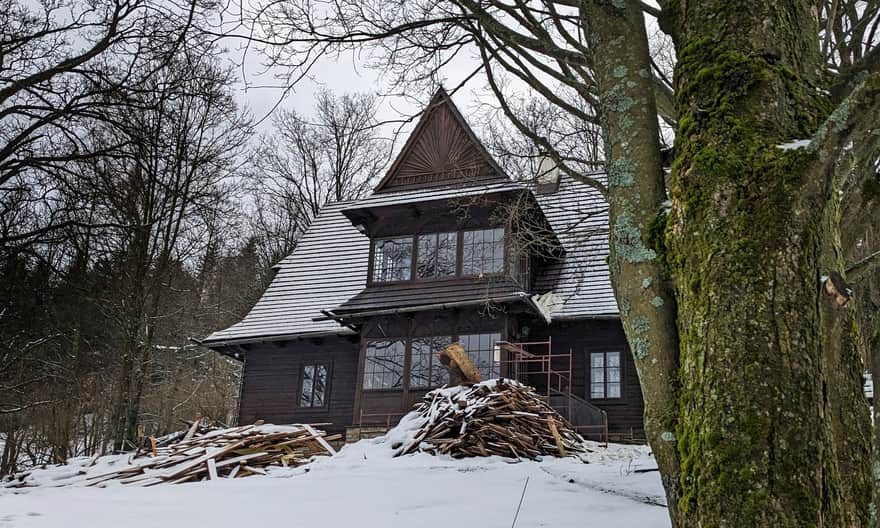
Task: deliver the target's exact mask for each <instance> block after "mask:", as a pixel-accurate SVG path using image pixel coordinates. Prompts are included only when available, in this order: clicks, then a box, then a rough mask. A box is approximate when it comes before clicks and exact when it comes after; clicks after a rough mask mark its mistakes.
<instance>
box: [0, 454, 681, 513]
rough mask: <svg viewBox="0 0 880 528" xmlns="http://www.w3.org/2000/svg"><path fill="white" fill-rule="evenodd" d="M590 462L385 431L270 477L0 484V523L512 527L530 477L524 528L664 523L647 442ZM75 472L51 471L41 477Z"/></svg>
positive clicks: (596, 456)
mask: <svg viewBox="0 0 880 528" xmlns="http://www.w3.org/2000/svg"><path fill="white" fill-rule="evenodd" d="M591 448H592V449H594V452H592V453H590V454H589V455H587V457H586V458H587V459H588V460H590V461H591V463H589V464H585V463H583V462H581V461H579V460H578V459H574V458H566V459H559V458H551V457H546V458H544V460H542V461H540V462H528V461H526V462H518V463H514V462H512V461H511V460H508V459H504V458H500V457H492V458H471V459H464V460H454V459H452V458H448V457H435V456H430V455H426V454H415V455H409V456H404V457H399V458H392V457H391V454H392V449H391V448H390V446H389V442H388V441H386V440H385V439H384V438H378V439H375V440H363V441H361V442H358V443H356V444H352V445H349V446H346V447H345V448H343V449H342V451H340V453H339V454H338V455H337V456H335V457H332V458H329V457H327V458H321V457H319V458H316V460H315V461H314V462H313V463H311V464H310V465H308V466H302V467H299V468H296V469H278V470H273V471H272V472H271V473H270V476H268V477H248V478H244V479H235V480H220V481H212V482H199V483H193V484H179V485H161V486H155V487H150V488H134V487H123V486H121V485H119V484H113V485H111V486H108V487H107V488H86V487H81V486H67V487H47V486H41V487H37V488H24V489H3V488H2V487H0V528H7V527H16V528H18V527H21V528H44V527H45V528H48V527H52V528H54V527H60V526H64V527H66V528H80V527H83V528H85V527H88V528H100V527H120V526H124V527H126V528H140V527H154V526H159V527H162V528H173V527H186V528H192V527H194V526H210V527H211V528H224V527H235V528H242V527H244V526H263V525H269V523H272V524H273V525H279V526H280V525H281V524H280V523H283V525H284V526H315V527H321V528H337V527H338V528H342V527H348V526H351V525H352V523H354V524H355V525H356V526H360V527H365V528H373V527H376V528H379V527H381V528H385V527H415V528H441V527H442V528H448V527H449V526H458V525H461V524H462V523H468V524H470V523H474V524H478V525H479V526H480V527H481V528H495V527H498V528H501V527H505V528H506V527H510V526H511V522H512V521H513V517H514V514H515V512H516V508H517V503H518V502H519V500H520V496H521V495H522V492H523V486H524V485H525V483H526V479H528V485H527V487H526V492H525V497H524V499H523V503H522V509H521V511H520V513H519V517H518V519H517V522H516V526H517V527H518V528H526V527H538V526H552V527H555V528H567V527H575V526H577V527H584V526H613V527H614V528H626V527H630V526H631V527H639V528H653V527H668V526H669V520H668V517H667V513H666V508H665V507H664V506H663V504H664V503H665V500H664V498H663V490H662V487H661V484H660V477H659V474H658V473H657V472H656V471H654V472H647V473H636V472H635V470H636V469H649V468H654V467H656V465H655V462H654V459H653V458H651V457H650V455H649V454H648V451H647V448H644V447H630V446H615V445H612V446H610V447H609V448H608V449H604V448H601V447H598V446H597V445H595V444H591ZM71 472H73V473H75V472H76V470H75V468H71V467H70V466H67V467H65V466H61V467H56V468H50V469H46V470H44V471H43V472H41V473H40V474H39V476H38V477H37V476H36V475H35V477H37V478H39V479H40V481H42V482H46V483H50V482H59V480H58V477H61V476H63V475H68V476H69V475H70V474H71Z"/></svg>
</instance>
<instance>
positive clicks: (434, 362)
mask: <svg viewBox="0 0 880 528" xmlns="http://www.w3.org/2000/svg"><path fill="white" fill-rule="evenodd" d="M456 337H457V336H455V335H449V334H447V335H430V336H411V337H409V338H407V343H408V348H409V367H408V370H407V384H406V387H407V390H409V391H430V390H434V389H436V388H439V387H442V386H443V385H448V384H449V371H447V370H446V367H444V366H443V365H442V364H441V363H440V359H439V358H437V357H436V356H437V355H436V354H435V353H434V352H435V351H434V350H432V351H431V353H430V354H428V357H429V361H428V385H427V386H424V387H422V386H420V387H416V386H414V385H413V364H414V359H415V356H414V352H413V351H414V350H415V347H414V346H413V345H414V344H415V342H416V340H430V341H431V345H432V346H435V345H436V343H438V342H440V341H442V340H444V339H448V340H449V341H448V342H449V344H452V343H456V342H458V341H457V340H456ZM438 369H442V372H443V373H444V374H445V376H444V377H445V378H446V383H444V384H442V385H433V384H432V383H433V380H434V372H435V370H438Z"/></svg>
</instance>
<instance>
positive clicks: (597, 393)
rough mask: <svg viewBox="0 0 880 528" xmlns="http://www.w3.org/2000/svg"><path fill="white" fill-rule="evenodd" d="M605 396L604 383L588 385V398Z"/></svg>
mask: <svg viewBox="0 0 880 528" xmlns="http://www.w3.org/2000/svg"><path fill="white" fill-rule="evenodd" d="M604 397H605V385H602V384H598V385H596V384H593V385H591V386H590V398H592V399H602V398H604Z"/></svg>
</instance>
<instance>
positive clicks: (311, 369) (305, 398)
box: [299, 364, 328, 407]
mask: <svg viewBox="0 0 880 528" xmlns="http://www.w3.org/2000/svg"><path fill="white" fill-rule="evenodd" d="M327 370H328V369H327V365H323V364H317V365H303V368H302V376H300V384H299V406H300V407H323V406H324V405H325V404H326V402H327V399H326V395H327Z"/></svg>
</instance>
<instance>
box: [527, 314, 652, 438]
mask: <svg viewBox="0 0 880 528" xmlns="http://www.w3.org/2000/svg"><path fill="white" fill-rule="evenodd" d="M535 326H539V325H535ZM547 335H549V336H551V337H552V342H553V350H554V353H562V352H566V351H568V350H571V351H572V353H573V362H574V368H573V371H574V372H573V376H572V386H573V387H572V393H573V394H575V395H576V396H580V397H581V398H584V399H585V400H588V401H590V402H591V403H593V404H594V405H596V406H597V407H600V408H602V409H604V410H605V412H606V413H608V429H609V432H611V433H617V434H628V433H630V432H633V433H634V434H635V436H637V437H641V436H643V435H644V418H643V413H644V408H645V404H644V400H643V399H642V389H641V386H640V385H639V378H638V374H637V373H636V365H635V361H634V360H633V357H632V353H631V352H630V349H629V345H628V343H627V341H626V336H625V335H624V333H623V327H622V326H621V323H620V320H618V319H594V320H582V321H572V322H561V323H553V324H552V325H551V326H550V327H549V328H547V327H546V326H545V327H544V328H540V327H539V328H533V329H532V330H531V332H530V335H529V337H528V340H530V341H531V340H536V339H545V338H546V336H547ZM602 351H605V352H614V351H620V352H621V363H622V366H623V368H622V370H621V384H622V387H621V393H622V397H621V398H620V399H607V400H592V399H591V398H590V386H589V380H590V352H602Z"/></svg>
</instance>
